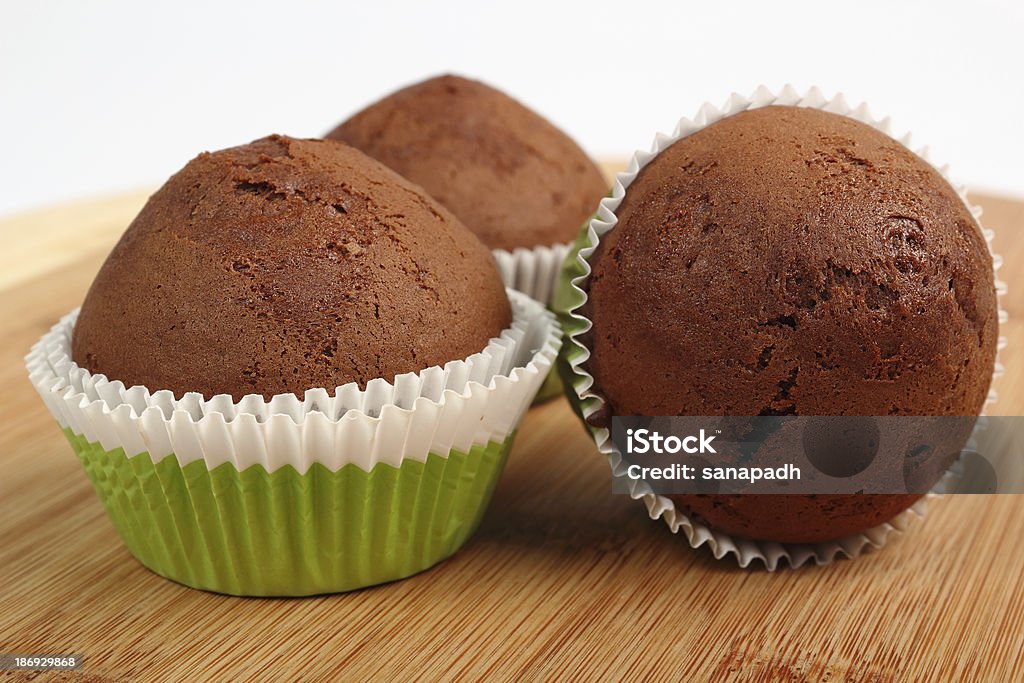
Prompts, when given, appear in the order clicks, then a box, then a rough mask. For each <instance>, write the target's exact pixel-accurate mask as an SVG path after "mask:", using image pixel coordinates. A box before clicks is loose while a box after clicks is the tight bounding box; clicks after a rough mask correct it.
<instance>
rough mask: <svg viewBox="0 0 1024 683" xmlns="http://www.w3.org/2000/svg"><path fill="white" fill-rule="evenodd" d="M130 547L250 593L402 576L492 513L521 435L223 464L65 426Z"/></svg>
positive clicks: (202, 580) (440, 555) (158, 567)
mask: <svg viewBox="0 0 1024 683" xmlns="http://www.w3.org/2000/svg"><path fill="white" fill-rule="evenodd" d="M64 434H65V436H66V437H67V439H68V441H69V442H70V443H71V446H72V448H74V450H75V453H76V454H77V455H78V458H79V460H81V462H82V465H83V466H84V467H85V470H86V472H87V474H88V476H89V479H90V480H91V481H92V483H93V486H94V487H95V488H96V491H97V493H98V494H99V496H100V499H101V500H102V502H103V505H104V507H105V508H106V510H107V514H108V515H109V516H110V519H111V520H112V521H113V523H114V526H115V527H116V528H117V530H118V533H119V534H120V535H121V538H122V539H123V540H124V543H125V545H126V546H127V547H128V550H129V551H130V552H131V553H132V555H134V556H135V557H136V558H137V559H138V560H139V562H141V563H142V564H143V565H145V566H146V567H148V568H149V569H151V570H152V571H154V572H156V573H157V574H160V575H161V576H164V577H167V578H169V579H172V580H174V581H177V582H179V583H182V584H185V585H186V586H191V587H193V588H200V589H203V590H209V591H216V592H218V593H229V594H231V595H248V596H298V595H314V594H319V593H336V592H342V591H349V590H354V589H357V588H364V587H366V586H372V585H375V584H380V583H385V582H387V581H394V580H396V579H401V578H404V577H407V576H410V575H412V574H416V573H417V572H421V571H423V570H425V569H428V568H430V567H432V566H433V565H435V564H437V563H438V562H440V561H441V560H444V559H445V558H447V557H449V556H451V555H452V554H453V553H455V552H456V551H457V550H458V549H459V548H460V547H461V546H462V545H463V544H464V543H465V541H466V539H467V538H469V536H470V535H471V534H472V533H473V531H474V530H475V529H476V527H477V525H478V524H479V523H480V520H481V518H482V517H483V514H484V511H485V510H486V508H487V503H488V502H489V501H490V498H491V494H492V493H493V491H494V487H495V486H496V484H497V482H498V479H499V477H500V476H501V472H502V470H503V469H504V466H505V461H506V459H507V457H508V452H509V449H510V447H511V445H512V441H513V439H514V438H515V433H512V434H510V435H509V436H508V437H507V438H506V439H505V440H504V441H501V442H496V441H492V442H489V443H488V444H487V445H486V446H474V447H473V448H471V449H470V451H469V452H468V453H462V452H460V451H457V450H452V451H451V452H450V453H448V455H447V457H443V456H441V455H437V454H435V453H430V454H429V455H428V457H427V460H426V462H419V461H416V460H404V461H403V462H402V464H401V465H400V466H399V467H394V466H391V465H387V464H383V463H379V464H377V465H376V466H374V467H373V469H372V470H371V471H370V472H366V471H364V470H362V469H360V468H359V467H357V466H356V465H353V464H349V465H345V466H344V467H342V468H341V469H339V470H337V471H334V472H332V471H330V470H328V469H327V468H326V467H324V466H323V465H321V464H319V463H314V464H313V465H312V466H311V467H310V469H309V470H308V471H307V472H306V473H304V474H299V472H298V471H297V470H296V469H294V468H293V467H292V466H290V465H286V466H284V467H281V468H279V469H276V470H275V471H273V472H268V471H267V470H266V469H265V468H263V467H261V466H258V465H257V466H252V467H249V468H247V469H245V470H243V471H239V470H238V469H237V468H235V467H234V466H233V465H232V464H230V463H224V464H221V465H219V466H217V467H216V468H214V469H213V470H209V469H207V466H206V463H205V462H203V461H202V460H196V461H193V462H190V463H189V464H187V465H185V466H184V467H183V466H181V465H180V464H179V463H178V460H177V458H176V457H175V456H174V455H173V454H172V455H168V456H166V457H164V458H163V459H161V460H160V461H159V462H157V463H154V462H153V461H152V459H151V458H150V456H149V454H148V453H140V454H138V455H135V456H133V457H130V458H129V457H127V456H126V455H125V452H124V450H122V449H121V448H116V449H114V450H110V451H108V450H106V449H104V448H103V447H102V446H101V445H100V444H98V443H92V442H89V441H88V440H87V439H86V438H85V437H83V436H80V435H77V434H75V433H73V432H72V431H71V430H70V429H64Z"/></svg>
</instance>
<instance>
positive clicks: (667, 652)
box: [0, 193, 1024, 681]
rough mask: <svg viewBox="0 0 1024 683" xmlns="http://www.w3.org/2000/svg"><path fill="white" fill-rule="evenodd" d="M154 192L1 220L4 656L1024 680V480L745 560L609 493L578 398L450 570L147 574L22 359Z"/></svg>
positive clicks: (554, 417) (104, 668)
mask: <svg viewBox="0 0 1024 683" xmlns="http://www.w3.org/2000/svg"><path fill="white" fill-rule="evenodd" d="M144 199H145V193H135V194H131V195H125V196H119V197H113V198H109V199H102V200H96V201H90V202H86V203H77V204H74V205H66V206H61V207H57V208H53V209H49V210H46V211H39V212H36V213H32V214H27V215H22V216H18V217H15V218H9V219H6V220H4V221H2V222H0V234H2V236H3V244H4V249H3V250H2V254H0V312H2V315H3V327H2V328H0V354H2V363H0V382H2V384H0V386H2V387H3V388H4V391H3V392H2V393H0V501H2V506H0V652H18V653H45V654H69V653H80V654H82V655H84V657H85V664H84V667H83V668H82V669H81V670H80V671H78V672H74V673H64V674H51V676H50V677H51V678H53V679H56V680H75V679H77V678H80V679H81V680H88V681H122V680H183V681H196V680H214V681H234V680H247V679H262V680H298V679H304V680H340V679H345V680H362V679H366V678H386V679H389V680H404V679H408V678H412V677H414V676H417V675H422V676H424V677H427V678H431V679H433V678H442V677H443V678H449V677H452V678H454V677H465V678H469V679H478V678H483V677H488V678H498V677H501V678H511V677H517V678H518V677H525V678H532V679H552V678H563V679H566V678H568V679H580V678H583V679H591V678H596V677H602V678H609V679H620V678H631V679H652V678H663V679H686V680H693V679H698V680H700V679H715V680H718V679H725V680H729V679H740V680H746V679H750V678H763V679H765V680H779V679H798V680H801V679H808V680H834V681H835V680H857V681H886V680H894V679H899V680H922V679H927V678H934V679H936V680H962V679H964V678H972V679H973V678H980V679H987V680H993V681H1011V680H1024V551H1022V549H1021V546H1020V542H1021V537H1022V534H1024V497H1022V496H987V497H985V496H958V497H951V498H946V499H943V500H940V501H938V502H937V503H936V504H933V505H932V507H931V509H930V511H929V513H928V515H927V517H926V518H925V519H924V520H921V521H919V522H917V523H916V524H915V525H914V526H913V527H912V528H911V530H910V531H909V532H908V533H907V534H904V535H901V536H897V537H895V538H893V540H891V541H890V543H889V544H888V545H887V546H886V547H885V548H883V549H882V550H880V551H878V552H874V553H870V554H867V555H865V556H862V557H860V558H858V559H856V560H853V561H839V562H836V563H835V564H833V565H832V566H828V567H810V568H804V569H800V570H781V571H778V572H776V573H769V572H766V571H764V570H763V569H759V568H755V569H746V570H743V569H739V568H737V566H736V564H735V562H734V561H732V560H731V559H730V560H722V561H717V560H715V559H713V557H712V556H711V554H710V552H708V551H707V550H697V551H694V550H691V549H690V548H689V547H688V546H687V545H686V543H685V542H684V541H683V539H681V538H677V537H674V536H673V535H672V534H671V533H670V532H669V531H668V529H667V527H666V526H665V525H664V523H662V522H661V521H657V522H654V521H651V520H650V519H648V518H647V515H646V511H645V509H644V508H643V507H642V505H641V504H640V503H638V502H636V501H632V500H629V499H628V498H627V497H625V496H620V495H612V494H611V485H610V480H609V473H608V466H607V464H606V462H605V460H604V459H603V458H602V457H600V456H599V455H597V454H596V452H595V449H594V447H593V445H592V443H591V441H590V439H589V438H588V437H587V435H586V434H585V433H584V431H583V429H582V428H581V427H580V425H579V424H578V423H577V422H576V420H575V418H574V417H573V416H572V414H571V412H570V411H569V408H568V405H567V404H566V403H565V401H564V400H562V399H559V400H557V401H553V402H550V403H548V404H546V405H543V406H540V407H538V408H535V409H534V410H532V411H531V412H530V414H529V415H528V416H527V418H526V420H525V422H524V423H523V425H522V427H521V429H520V435H519V438H518V440H517V442H516V444H515V447H514V449H513V451H512V454H511V458H510V462H509V466H508V469H507V471H506V473H505V475H504V478H503V479H502V481H501V483H500V485H499V487H498V490H497V493H496V495H495V497H494V501H493V503H492V505H491V507H490V510H489V512H488V514H487V517H486V519H485V520H484V522H483V525H482V527H481V529H480V530H479V531H478V532H477V534H476V535H475V536H474V537H473V538H472V539H471V540H470V542H469V543H468V544H467V545H466V547H465V548H464V549H463V550H462V551H460V552H459V553H458V554H457V555H456V556H455V557H453V558H452V559H451V560H449V561H447V562H445V563H443V564H442V565H440V566H438V567H437V568H435V569H433V570H431V571H428V572H425V573H423V574H421V575H418V576H415V577H413V578H410V579H407V580H405V581H401V582H398V583H394V584H390V585H385V586H379V587H376V588H371V589H367V590H363V591H359V592H355V593H350V594H345V595H334V596H325V597H315V598H305V599H294V600H286V599H242V598H232V597H225V596H221V595H214V594H209V593H203V592H199V591H195V590H191V589H189V588H185V587H182V586H180V585H177V584H174V583H172V582H170V581H167V580H165V579H162V578H160V577H159V576H156V575H154V574H152V573H150V572H149V571H147V570H146V569H144V568H143V567H142V566H141V565H139V564H138V563H137V562H136V561H135V560H134V559H133V558H132V557H131V556H130V555H129V554H128V552H127V551H126V550H125V548H124V547H123V546H122V545H121V542H120V540H119V539H118V537H117V534H116V533H115V531H114V527H113V526H112V525H111V524H110V522H109V521H108V520H107V518H106V516H105V514H104V512H103V508H102V507H101V505H100V502H99V500H98V499H97V498H96V496H95V495H94V493H93V491H92V488H91V485H90V484H89V482H88V480H87V479H86V476H85V473H84V471H83V470H82V468H81V467H80V466H79V464H78V461H77V460H76V459H75V457H74V455H73V454H72V452H71V449H70V448H69V447H68V445H67V443H66V442H65V440H64V437H63V436H62V435H61V433H60V431H59V430H58V428H57V425H56V424H55V423H54V421H53V420H52V418H51V417H50V416H49V415H48V414H47V412H46V411H45V409H44V408H43V404H42V402H41V401H40V400H39V399H38V397H37V396H36V395H35V393H34V391H33V389H32V388H31V386H30V385H29V383H28V380H27V379H26V376H25V371H24V368H23V366H22V360H21V359H22V356H23V355H24V354H25V353H26V352H27V351H28V349H29V347H30V346H31V344H32V343H33V342H34V341H35V340H36V339H37V338H38V337H39V336H40V335H41V334H42V333H43V332H44V331H45V330H46V329H47V328H48V327H49V326H50V325H51V324H53V323H54V322H55V321H56V320H57V318H58V317H59V316H60V315H61V314H63V313H65V312H66V311H68V310H69V309H71V308H72V307H74V306H76V305H78V304H79V303H80V302H81V300H82V297H83V295H84V293H85V291H86V289H87V287H88V285H89V282H90V281H91V279H92V277H93V275H94V274H95V272H96V270H97V268H98V267H99V265H100V263H101V262H102V259H103V258H104V256H105V255H106V253H107V251H108V250H109V249H110V247H111V245H112V244H113V242H114V240H115V239H116V237H117V236H118V235H119V234H120V233H121V231H122V230H123V229H124V227H125V226H126V225H127V224H128V222H129V221H130V219H131V218H132V216H133V215H134V214H135V212H136V211H137V210H138V208H139V207H140V206H141V203H142V202H143V201H144ZM975 200H976V201H978V202H980V203H981V204H982V205H983V206H984V207H985V219H984V221H985V223H986V225H988V226H990V227H993V228H996V229H998V231H999V232H998V237H997V242H996V246H997V251H999V252H1000V253H1002V254H1003V255H1004V257H1005V259H1006V263H1007V264H1009V265H1008V266H1007V267H1006V268H1004V270H1003V271H1002V272H1001V275H1002V277H1003V278H1004V279H1005V280H1007V281H1008V282H1009V285H1010V294H1009V296H1008V297H1007V298H1005V299H1004V300H1003V305H1004V307H1005V308H1006V309H1008V310H1009V312H1010V322H1009V324H1007V325H1006V326H1005V328H1004V330H1003V333H1004V334H1006V335H1007V336H1008V337H1009V339H1010V346H1009V348H1008V349H1007V351H1006V352H1005V354H1004V356H1003V360H1004V362H1005V364H1006V366H1007V373H1006V375H1005V376H1004V378H1003V379H1002V380H1001V382H1000V384H999V385H998V389H999V391H1000V395H1001V399H1000V401H999V403H998V404H997V405H996V409H995V410H994V411H992V412H994V413H997V414H1021V411H1022V409H1024V382H1022V381H1021V380H1022V379H1024V363H1022V362H1019V361H1018V359H1024V355H1022V354H1024V336H1022V329H1021V326H1020V323H1019V320H1020V319H1021V318H1022V317H1024V316H1022V308H1024V306H1022V304H1024V277H1021V276H1020V275H1019V273H1020V268H1019V266H1018V265H1016V264H1021V263H1024V202H1017V201H1010V200H1006V199H999V198H995V197H985V196H978V197H975ZM3 675H4V674H3V672H0V678H3ZM6 675H7V678H4V680H27V679H29V678H30V677H31V675H30V674H28V673H26V672H8V673H7V674H6ZM43 678H44V679H45V678H46V677H45V676H44V677H43Z"/></svg>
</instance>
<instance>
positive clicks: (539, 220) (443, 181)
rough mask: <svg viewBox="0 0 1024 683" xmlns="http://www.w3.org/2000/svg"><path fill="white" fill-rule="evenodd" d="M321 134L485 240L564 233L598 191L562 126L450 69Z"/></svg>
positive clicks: (509, 241) (597, 174)
mask: <svg viewBox="0 0 1024 683" xmlns="http://www.w3.org/2000/svg"><path fill="white" fill-rule="evenodd" d="M327 137H328V138H331V139H334V140H341V141H342V142H346V143H348V144H350V145H352V146H353V147H356V148H358V149H361V150H362V151H364V152H366V153H367V154H369V155H370V156H372V157H374V158H375V159H377V160H379V161H381V162H383V163H384V164H386V165H387V166H390V167H391V168H392V169H394V170H395V171H397V172H398V173H401V174H402V175H403V176H405V177H406V178H408V179H409V180H411V181H413V182H414V183H418V184H420V185H422V186H423V187H424V188H425V189H426V190H427V192H429V193H430V195H431V196H433V197H434V198H435V199H437V200H438V201H440V202H441V203H442V204H444V205H445V206H447V207H448V208H449V209H451V211H452V213H454V214H455V215H456V216H458V217H459V218H460V219H462V221H463V222H464V223H465V224H466V225H467V226H469V228H470V230H472V231H473V232H475V233H476V234H477V236H478V237H480V239H481V240H483V242H484V244H486V245H487V246H489V247H491V248H492V249H494V248H497V249H505V250H509V251H511V250H512V249H514V248H516V247H534V246H538V245H551V244H558V243H564V242H570V241H572V240H573V239H574V238H575V237H576V233H577V232H578V230H579V228H580V225H581V224H582V223H583V221H585V220H586V219H587V218H589V217H590V215H591V213H592V212H593V211H594V210H595V209H596V208H597V204H598V202H599V201H600V200H601V197H603V196H604V194H605V193H606V192H607V190H608V186H607V184H606V183H605V180H604V178H603V177H602V175H601V171H600V170H599V169H598V168H597V166H595V165H594V162H593V161H591V160H590V159H589V158H588V157H587V155H586V154H584V152H583V151H582V150H581V149H580V148H579V146H577V145H576V143H574V142H573V141H572V140H571V139H570V138H569V137H568V136H567V135H566V134H565V133H563V132H562V131H560V130H558V129H557V128H556V127H555V126H553V125H552V124H551V123H549V122H548V121H546V120H545V119H544V118H542V117H541V116H539V115H537V114H536V113H534V112H533V111H531V110H529V109H527V108H526V107H524V106H523V105H522V104H520V103H519V102H516V101H515V100H513V99H512V98H511V97H509V96H508V95H505V94H504V93H502V92H499V91H497V90H495V89H494V88H491V87H489V86H487V85H484V84H483V83H480V82H478V81H472V80H468V79H465V78H459V77H458V76H440V77H437V78H431V79H430V80H427V81H423V82H422V83H417V84H416V85H412V86H410V87H407V88H405V89H403V90H399V91H398V92H396V93H394V94H392V95H389V96H388V97H385V98H384V99H382V100H381V101H379V102H377V103H375V104H372V105H370V106H369V107H367V108H366V109H364V110H362V111H360V112H359V113H357V114H355V115H354V116H352V117H351V118H350V119H348V120H347V121H345V122H344V123H342V124H341V125H339V126H338V127H337V128H335V129H334V130H333V131H331V132H330V133H329V134H328V136H327Z"/></svg>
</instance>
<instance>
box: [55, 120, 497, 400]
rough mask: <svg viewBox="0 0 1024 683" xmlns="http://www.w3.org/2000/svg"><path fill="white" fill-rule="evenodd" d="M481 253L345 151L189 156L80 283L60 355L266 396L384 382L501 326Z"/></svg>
mask: <svg viewBox="0 0 1024 683" xmlns="http://www.w3.org/2000/svg"><path fill="white" fill-rule="evenodd" d="M510 321H511V313H510V309H509V303H508V299H507V297H506V295H505V291H504V289H503V287H502V284H501V278H500V276H499V274H498V271H497V268H496V266H495V263H494V259H493V258H492V256H491V254H490V252H489V251H488V250H487V248H486V247H485V246H484V245H483V244H482V243H481V242H480V241H479V240H478V239H477V238H476V237H475V236H474V235H473V234H472V233H471V232H470V231H469V230H468V229H467V228H466V227H465V226H463V225H462V223H460V222H459V220H458V219H456V218H455V217H454V216H452V214H451V213H449V212H448V211H447V210H446V209H445V208H443V207H442V206H441V205H440V204H438V203H437V202H436V201H434V200H433V199H431V198H430V197H428V196H427V195H425V194H424V193H423V191H422V190H421V189H420V188H419V187H417V186H415V185H413V184H412V183H410V182H408V181H407V180H405V179H404V178H402V177H400V176H399V175H397V174H396V173H394V172H392V171H391V170H389V169H387V168H385V167H384V166H383V165H382V164H380V163H378V162H376V161H374V160H372V159H370V158H369V157H367V156H366V155H364V154H362V153H361V152H359V151H358V150H355V149H352V148H351V147H348V146H346V145H344V144H341V143H337V142H330V141H320V140H296V139H292V138H288V137H283V136H271V137H267V138H263V139H261V140H257V141H255V142H252V143H250V144H247V145H242V146H240V147H234V148H231V149H225V150H221V151H218V152H213V153H203V154H200V155H199V156H198V157H196V158H195V159H193V160H192V161H190V162H189V163H188V164H187V165H186V166H185V168H183V169H182V170H181V171H179V172H178V173H177V174H175V175H174V176H173V177H171V179H170V180H168V181H167V183H166V184H164V186H163V187H161V188H160V189H159V190H158V191H157V192H156V193H155V194H154V195H153V196H152V197H151V198H150V199H149V201H148V202H147V203H146V205H145V207H144V208H143V209H142V211H141V212H140V213H139V215H138V216H137V217H136V218H135V220H134V221H133V222H132V224H131V225H130V226H129V227H128V229H127V231H126V232H125V233H124V235H123V236H122V237H121V240H120V241H119V242H118V243H117V245H116V246H115V247H114V250H113V251H112V252H111V254H110V256H109V257H108V258H107V260H106V262H105V263H104V264H103V267H102V268H101V270H100V272H99V274H98V275H97V276H96V279H95V281H94V282H93V284H92V287H91V288H90V289H89V293H88V295H87V296H86V299H85V302H84V303H83V305H82V309H81V314H80V316H79V319H78V322H77V324H76V326H75V330H74V335H73V339H72V356H73V358H74V360H75V362H76V363H78V364H79V365H81V366H83V367H85V368H87V369H88V370H89V371H91V372H94V373H103V374H105V375H106V376H107V377H108V378H110V379H113V380H121V381H122V382H124V384H125V385H126V386H131V385H137V384H141V385H145V386H146V387H148V388H149V389H150V390H151V391H156V390H160V389H169V390H171V391H173V392H174V393H175V395H177V396H180V395H182V394H183V393H185V392H199V393H202V394H203V395H204V396H206V397H207V398H209V397H210V396H213V395H215V394H230V395H231V396H232V397H233V398H234V399H236V400H237V399H239V398H241V397H242V396H244V395H246V394H261V395H262V396H263V397H265V398H270V397H271V396H273V395H276V394H282V393H293V394H296V395H298V396H299V397H301V396H302V395H303V393H304V392H305V390H307V389H312V388H318V387H324V388H327V389H328V390H331V391H333V389H334V388H335V387H337V386H340V385H343V384H347V383H349V382H357V383H358V384H359V385H360V386H361V387H363V386H365V385H366V383H367V382H368V381H369V380H371V379H374V378H378V377H381V378H384V379H386V380H388V381H391V380H393V379H394V377H395V376H396V375H398V374H401V373H405V372H416V371H419V370H422V369H424V368H427V367H430V366H433V365H443V364H444V363H445V362H447V361H450V360H456V359H462V358H465V357H467V356H469V355H471V354H474V353H476V352H478V351H481V350H482V349H483V348H484V347H485V346H486V345H487V342H488V340H489V339H490V338H491V337H494V336H497V335H499V334H500V333H501V331H502V330H503V329H504V328H505V327H507V326H508V325H509V324H510Z"/></svg>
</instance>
